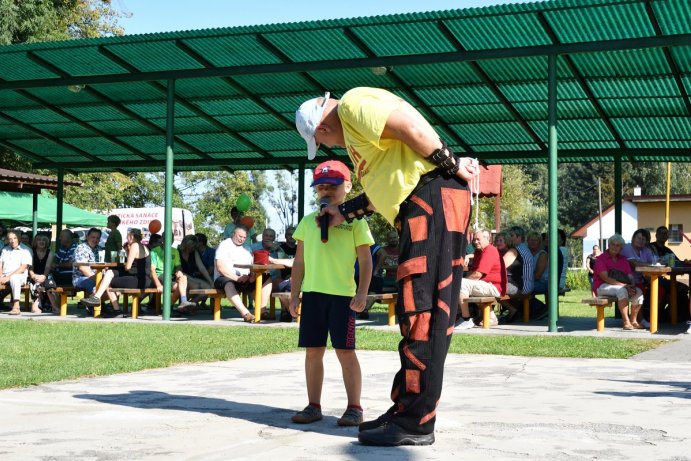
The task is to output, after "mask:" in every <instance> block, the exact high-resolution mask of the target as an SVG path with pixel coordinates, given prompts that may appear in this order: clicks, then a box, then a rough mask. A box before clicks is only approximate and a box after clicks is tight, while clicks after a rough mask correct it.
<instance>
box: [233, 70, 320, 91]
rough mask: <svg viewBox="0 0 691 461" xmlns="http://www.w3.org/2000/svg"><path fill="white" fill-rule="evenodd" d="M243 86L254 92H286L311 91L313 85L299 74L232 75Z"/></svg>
mask: <svg viewBox="0 0 691 461" xmlns="http://www.w3.org/2000/svg"><path fill="white" fill-rule="evenodd" d="M233 79H234V80H235V81H237V82H238V83H240V84H241V85H242V86H243V87H244V88H246V89H247V90H248V91H250V92H252V93H254V94H261V95H263V94H275V93H287V92H290V91H305V92H307V91H312V90H313V89H314V86H313V85H312V84H311V83H309V82H308V81H307V79H305V77H303V76H302V75H300V74H255V75H237V76H235V77H233Z"/></svg>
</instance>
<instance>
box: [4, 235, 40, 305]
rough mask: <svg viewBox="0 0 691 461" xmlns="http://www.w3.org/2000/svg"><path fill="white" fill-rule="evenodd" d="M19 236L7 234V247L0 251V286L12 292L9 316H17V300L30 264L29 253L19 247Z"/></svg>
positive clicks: (30, 257)
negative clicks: (6, 287) (8, 288)
mask: <svg viewBox="0 0 691 461" xmlns="http://www.w3.org/2000/svg"><path fill="white" fill-rule="evenodd" d="M19 238H20V234H19V233H18V232H17V231H14V230H10V231H8V232H7V245H6V246H5V247H3V249H2V251H0V285H5V286H7V285H8V284H9V287H10V290H11V292H12V300H11V302H12V310H11V311H10V312H9V314H10V315H19V313H20V310H19V299H20V295H21V292H22V285H24V284H26V279H27V276H28V274H29V266H31V263H32V256H31V253H30V252H29V251H28V250H26V249H25V248H23V247H21V246H20V245H19Z"/></svg>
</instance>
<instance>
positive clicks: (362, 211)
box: [338, 194, 374, 222]
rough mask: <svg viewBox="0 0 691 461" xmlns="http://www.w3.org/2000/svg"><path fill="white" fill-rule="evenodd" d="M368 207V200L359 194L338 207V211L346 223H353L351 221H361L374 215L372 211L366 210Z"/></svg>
mask: <svg viewBox="0 0 691 461" xmlns="http://www.w3.org/2000/svg"><path fill="white" fill-rule="evenodd" d="M368 206H369V199H368V198H367V196H366V195H365V194H360V195H358V196H357V197H355V198H351V199H350V200H348V201H347V202H343V203H341V204H340V205H338V211H340V212H341V214H342V215H343V217H344V218H345V219H346V221H348V222H353V219H362V218H364V217H365V216H370V215H372V214H373V213H374V211H371V210H368V209H367V207H368Z"/></svg>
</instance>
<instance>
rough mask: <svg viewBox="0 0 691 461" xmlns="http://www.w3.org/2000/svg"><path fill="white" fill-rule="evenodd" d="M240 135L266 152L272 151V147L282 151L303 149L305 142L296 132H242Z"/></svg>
mask: <svg viewBox="0 0 691 461" xmlns="http://www.w3.org/2000/svg"><path fill="white" fill-rule="evenodd" d="M240 134H241V135H242V136H243V137H245V138H247V139H249V140H250V141H252V142H253V143H254V144H256V145H257V146H259V147H261V148H263V149H266V150H272V148H273V147H274V146H281V148H283V149H296V150H297V149H305V140H304V139H302V137H300V135H299V134H298V132H297V131H292V130H283V131H244V132H242V133H240ZM305 155H306V154H305Z"/></svg>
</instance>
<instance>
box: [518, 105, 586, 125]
mask: <svg viewBox="0 0 691 461" xmlns="http://www.w3.org/2000/svg"><path fill="white" fill-rule="evenodd" d="M514 107H515V108H516V110H517V111H518V113H519V114H521V116H522V117H523V118H524V119H525V120H531V121H542V122H544V123H547V101H541V102H537V101H536V102H519V103H515V104H514ZM598 116H599V115H598V113H597V111H596V110H595V108H594V107H593V105H592V104H591V102H590V101H589V100H587V99H574V100H566V101H559V102H558V104H557V118H558V120H559V121H561V120H563V119H566V118H596V117H598Z"/></svg>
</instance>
